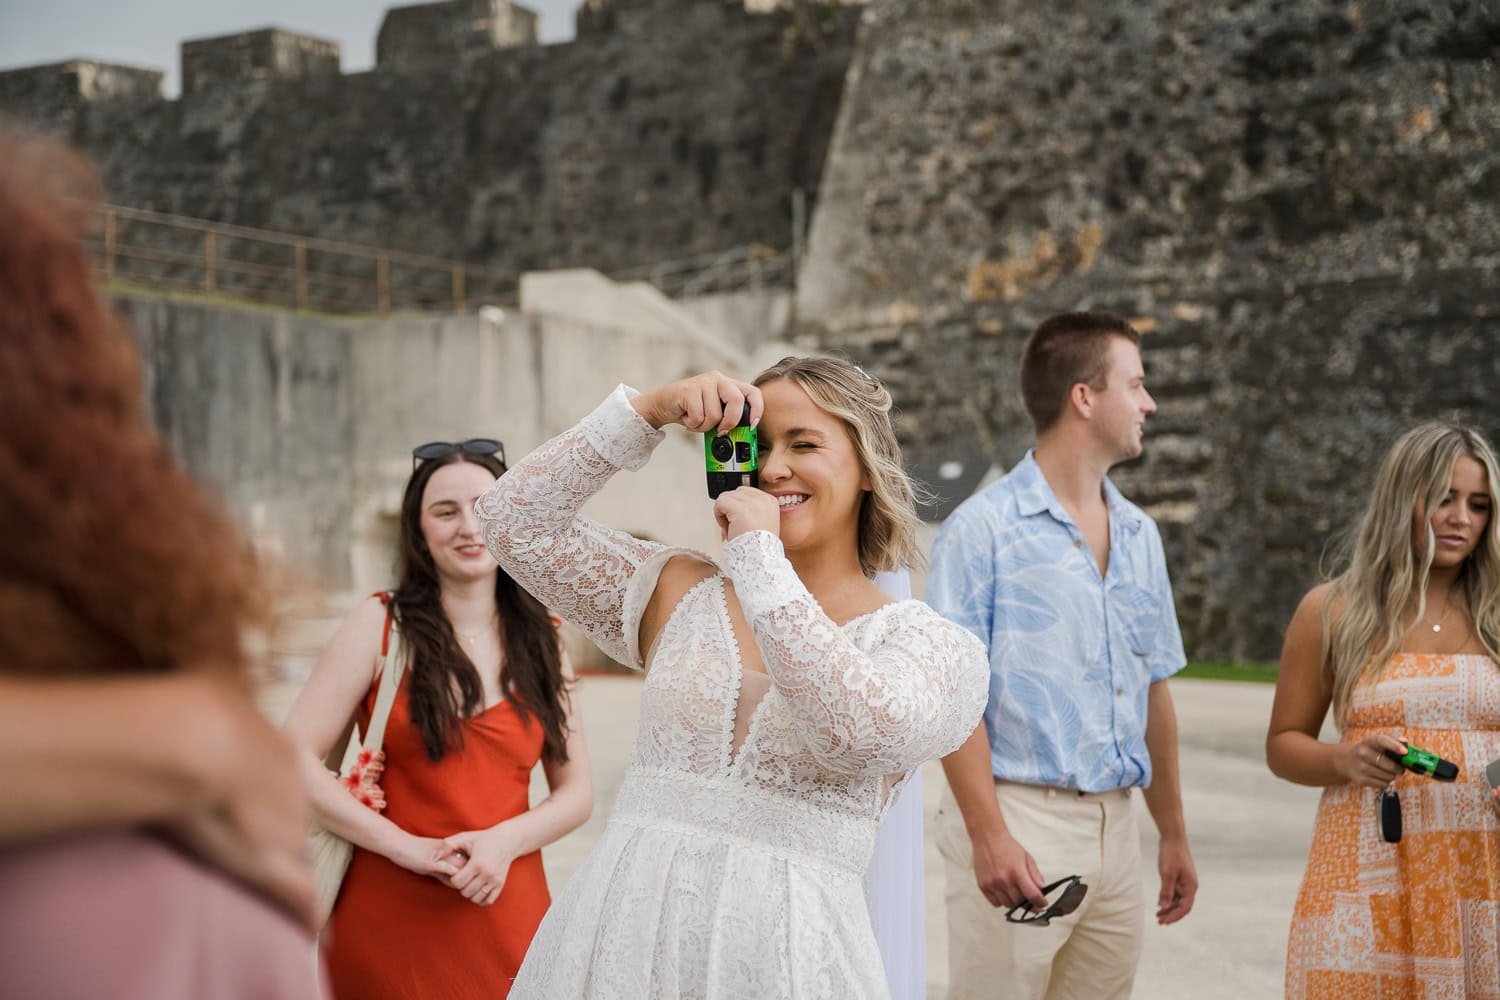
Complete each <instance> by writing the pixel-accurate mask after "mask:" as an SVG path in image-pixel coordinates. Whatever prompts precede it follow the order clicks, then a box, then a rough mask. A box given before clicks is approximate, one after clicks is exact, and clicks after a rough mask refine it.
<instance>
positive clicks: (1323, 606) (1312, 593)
mask: <svg viewBox="0 0 1500 1000" xmlns="http://www.w3.org/2000/svg"><path fill="white" fill-rule="evenodd" d="M1340 605H1341V602H1340V601H1339V598H1338V596H1337V595H1336V594H1335V593H1334V590H1333V584H1332V583H1331V582H1330V583H1320V584H1318V585H1317V586H1316V587H1314V588H1312V589H1311V590H1309V591H1308V592H1307V593H1306V594H1303V595H1302V600H1300V601H1298V602H1297V610H1296V611H1294V612H1293V613H1292V621H1291V624H1290V625H1288V626H1287V636H1288V638H1290V637H1291V636H1292V635H1293V634H1296V635H1298V636H1299V637H1301V636H1303V635H1305V634H1307V633H1310V634H1312V635H1313V636H1314V637H1317V638H1320V639H1321V637H1322V634H1323V619H1324V618H1325V617H1334V618H1336V617H1337V612H1338V610H1339V607H1340Z"/></svg>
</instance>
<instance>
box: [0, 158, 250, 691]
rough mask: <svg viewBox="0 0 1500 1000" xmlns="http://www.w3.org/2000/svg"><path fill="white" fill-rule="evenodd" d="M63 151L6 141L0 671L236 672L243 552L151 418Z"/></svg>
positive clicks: (84, 188) (88, 179)
mask: <svg viewBox="0 0 1500 1000" xmlns="http://www.w3.org/2000/svg"><path fill="white" fill-rule="evenodd" d="M98 195H99V186H98V183H97V181H96V179H95V175H94V173H93V172H92V171H91V170H90V169H89V168H88V166H87V165H86V164H85V163H84V162H83V161H82V160H81V159H80V158H79V157H78V156H77V155H75V154H73V153H71V152H69V151H68V150H66V149H64V148H62V147H59V146H57V145H55V144H51V143H42V142H38V141H28V140H17V139H5V138H3V137H0V538H3V539H4V541H3V543H0V670H3V671H8V672H17V673H28V674H53V675H56V674H75V675H77V674H87V675H95V676H98V675H110V674H126V673H142V672H152V673H162V672H170V671H177V670H198V671H210V672H214V673H219V674H221V675H226V676H230V677H234V678H238V679H239V680H240V681H241V682H243V681H244V680H245V678H246V677H247V667H248V655H247V652H246V648H245V638H246V634H245V633H246V630H247V628H250V627H253V626H256V625H260V624H263V623H265V622H266V621H267V618H266V604H265V599H264V594H263V591H262V588H261V586H260V584H259V577H258V574H257V570H256V565H255V560H254V556H253V553H252V551H251V549H250V547H249V545H248V544H247V543H246V541H245V540H244V538H243V536H242V535H241V533H240V532H239V531H238V530H237V529H236V527H235V526H234V524H233V522H232V521H231V520H230V518H229V517H228V516H227V515H226V513H225V512H224V511H223V510H222V509H221V508H220V506H219V505H218V504H217V503H216V502H215V501H213V500H212V499H210V497H209V496H208V495H207V494H206V493H205V491H204V490H203V489H201V488H200V487H199V486H197V485H196V484H195V483H194V482H193V481H192V480H191V479H189V477H188V476H187V474H186V473H185V472H184V471H183V470H182V468H181V467H180V466H179V465H178V464H177V463H176V462H175V461H174V460H173V458H172V456H171V455H170V454H169V453H168V451H167V448H166V446H165V444H164V443H163V441H162V439H161V437H160V435H158V434H157V432H156V431H155V430H154V429H153V428H152V426H151V425H150V423H149V422H148V420H147V418H146V414H145V410H144V404H143V399H142V395H143V392H142V371H141V363H140V356H139V353H138V352H137V350H136V347H135V344H134V342H133V341H132V339H131V337H130V335H129V333H128V331H127V330H126V329H125V327H124V325H123V323H122V322H121V321H120V320H118V319H117V318H116V317H115V316H114V314H113V313H112V312H111V310H110V309H109V307H108V305H107V303H106V302H105V300H104V299H103V297H102V296H101V295H100V293H99V291H98V289H97V288H96V287H95V285H94V281H93V275H92V268H91V265H90V262H89V258H88V255H87V253H86V252H85V250H84V247H83V243H82V235H83V232H84V228H85V226H86V224H87V222H88V220H89V219H91V218H94V217H95V216H96V212H94V211H93V210H92V209H91V207H90V206H91V204H92V203H97V201H98Z"/></svg>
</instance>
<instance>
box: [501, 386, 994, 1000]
mask: <svg viewBox="0 0 1500 1000" xmlns="http://www.w3.org/2000/svg"><path fill="white" fill-rule="evenodd" d="M746 402H748V403H749V404H750V408H751V415H752V419H753V420H756V421H758V422H759V434H760V442H761V443H760V468H761V472H760V488H759V489H756V488H752V487H741V488H740V489H737V490H734V491H732V492H729V493H725V494H723V495H721V496H720V497H719V499H718V500H717V501H715V503H714V514H715V517H716V518H717V519H718V522H719V525H720V527H721V528H722V529H723V532H724V536H725V539H726V544H725V545H724V551H723V557H722V560H721V561H720V562H719V563H717V564H715V563H714V561H713V560H711V559H709V558H708V557H707V556H704V555H701V554H699V553H695V552H690V551H687V550H684V549H674V548H667V547H664V546H661V545H657V544H653V543H648V542H643V541H640V540H638V539H635V538H632V537H631V536H629V535H627V534H624V533H622V532H617V531H611V530H609V529H607V528H604V527H603V526H601V525H599V524H597V523H595V522H592V521H589V520H587V519H584V518H582V517H580V516H579V513H578V511H579V508H580V507H582V506H583V504H584V501H586V500H587V499H588V498H589V497H590V496H592V495H593V494H594V493H596V492H597V491H598V490H599V489H600V488H601V487H603V485H604V484H605V482H606V481H607V480H608V479H609V477H610V476H612V475H614V474H615V472H617V471H618V470H620V469H637V468H640V467H641V466H642V465H644V464H645V462H646V460H647V459H648V458H649V456H650V454H651V450H652V449H653V448H654V447H655V445H656V444H657V443H658V442H659V441H660V440H661V438H662V436H663V435H662V432H661V430H660V428H661V427H662V426H664V425H665V424H668V423H678V424H681V425H683V426H684V427H686V428H687V429H688V430H691V431H708V430H713V429H715V428H717V429H718V430H720V431H723V430H727V429H728V428H730V427H732V426H733V425H734V424H735V422H736V421H737V419H738V417H739V416H740V414H741V412H742V410H743V406H744V404H745V403H746ZM889 409H890V395H889V394H888V393H887V392H886V390H885V389H884V388H883V387H882V386H881V385H880V384H879V383H877V382H876V381H875V380H874V379H872V378H870V377H869V376H868V375H866V374H865V373H864V372H863V371H861V370H860V369H858V368H856V367H854V366H853V365H850V364H848V363H847V362H842V361H836V360H830V359H813V358H788V359H786V360H784V361H782V362H781V363H779V364H777V365H776V366H774V367H773V368H771V369H768V370H767V371H766V372H763V373H762V374H761V375H760V376H759V377H758V378H757V379H756V383H755V385H754V386H752V385H748V384H746V383H743V382H738V381H735V380H732V379H729V378H727V377H726V376H723V375H720V374H718V373H717V372H710V373H708V374H706V375H700V376H697V377H696V378H692V379H686V380H684V381H681V382H674V383H672V384H670V385H667V386H663V387H661V388H659V389H656V390H654V391H652V392H649V393H646V394H644V395H640V394H636V393H635V392H634V391H633V390H630V389H628V388H626V387H624V386H621V387H619V388H617V389H616V390H615V391H614V393H613V394H612V395H610V397H609V398H608V399H606V400H605V401H604V402H603V403H602V404H601V405H600V406H599V407H598V408H597V409H596V410H594V412H593V413H591V414H590V415H589V416H587V417H586V418H584V420H583V421H582V422H581V423H580V424H578V425H577V426H576V427H574V428H573V429H572V430H570V431H567V432H566V433H564V434H562V435H560V436H559V437H556V438H554V439H553V440H551V441H549V442H547V443H546V444H544V445H542V446H541V447H540V448H538V449H537V450H536V451H535V452H533V453H532V454H531V455H530V456H528V457H527V458H526V459H525V460H524V461H522V462H521V463H520V464H519V465H517V466H515V467H514V468H512V469H511V470H510V472H509V473H507V474H506V475H505V476H503V477H501V478H500V479H499V480H497V481H496V483H495V485H494V487H492V488H491V489H490V490H489V492H488V493H486V494H485V495H484V496H483V497H481V499H480V501H479V504H478V512H479V517H480V522H481V525H482V529H483V532H484V538H485V541H486V543H487V544H488V546H489V549H490V552H491V553H493V554H494V556H495V558H496V559H497V560H499V562H500V564H501V565H502V566H504V567H505V570H506V572H508V573H510V574H511V575H512V576H513V577H515V578H516V579H517V580H518V581H519V582H520V583H521V584H522V585H524V586H525V587H526V588H527V589H528V590H530V591H531V592H532V593H533V594H535V595H536V596H537V597H538V598H540V599H541V600H542V601H543V603H545V604H547V605H549V606H550V607H552V608H553V609H555V610H556V611H557V613H558V614H560V615H563V616H564V617H566V618H568V619H570V620H572V621H574V622H576V623H577V624H579V625H581V626H582V627H583V628H584V629H586V630H587V631H588V633H589V635H590V636H591V637H592V638H593V639H594V641H595V642H597V643H598V644H599V645H600V647H602V648H603V649H604V650H605V651H606V652H608V653H609V654H610V655H611V656H614V657H615V658H617V659H619V660H622V661H624V662H626V663H630V664H634V665H636V666H644V667H646V668H648V673H647V675H646V680H645V684H644V687H643V692H642V704H641V716H640V725H639V728H638V730H637V733H636V742H635V751H634V759H633V760H632V762H631V765H630V767H629V770H628V771H627V772H626V776H625V781H624V783H623V785H622V786H621V788H620V792H619V795H618V798H617V799H616V801H615V806H614V812H613V813H612V814H611V816H610V818H609V822H608V825H607V827H606V829H605V831H604V834H603V836H602V837H601V838H600V840H599V842H598V843H597V844H596V845H595V847H594V849H593V851H592V852H591V853H590V854H589V856H588V859H587V860H586V861H585V862H584V864H583V867H582V868H580V869H579V871H578V872H577V874H575V875H574V876H573V878H572V880H571V881H570V882H569V883H568V884H567V886H566V887H565V888H564V889H563V891H562V892H561V893H560V894H559V895H558V896H557V898H556V900H555V901H554V902H553V904H552V908H551V910H550V911H549V912H548V914H547V916H546V918H545V920H544V921H543V922H542V925H541V928H540V929H539V930H538V931H537V934H536V937H535V939H534V940H533V942H532V945H531V949H530V951H529V952H528V953H527V956H526V961H525V963H524V964H523V966H522V968H521V972H520V975H519V976H518V977H517V979H516V981H515V985H514V987H513V989H512V991H511V993H510V996H511V997H512V1000H533V998H534V1000H561V998H570V1000H571V998H592V1000H605V998H610V1000H647V998H669V997H670V998H677V997H682V998H703V1000H772V998H778V1000H779V998H819V1000H839V998H850V1000H854V998H858V1000H868V998H885V997H887V996H888V992H887V989H886V983H885V977H884V974H883V972H882V969H881V961H880V955H879V953H878V951H877V949H876V943H875V938H874V935H873V934H872V932H871V929H870V917H869V910H868V909H867V907H866V904H865V896H864V888H863V882H862V879H863V876H864V872H865V867H866V865H867V864H868V862H869V860H870V854H871V850H872V847H873V845H874V842H875V836H876V831H877V829H878V827H879V823H880V819H881V816H882V815H883V814H884V811H885V809H886V807H887V805H888V804H889V803H890V802H891V801H893V799H894V798H895V796H896V795H897V794H898V793H899V791H900V788H901V785H902V784H903V782H904V781H905V778H906V776H908V775H909V774H911V773H912V771H913V770H914V769H916V768H917V767H918V766H919V765H920V764H921V763H922V762H923V761H925V760H928V759H931V758H933V757H939V756H942V755H944V754H947V753H949V752H950V751H952V750H954V749H956V748H957V747H958V746H959V744H961V743H962V742H963V741H964V739H965V738H966V737H967V736H968V735H969V734H970V733H972V732H973V730H974V726H975V725H976V724H977V722H978V720H979V717H980V713H981V712H982V711H983V708H984V702H985V698H986V693H987V685H988V675H989V669H988V664H987V661H986V658H985V654H984V651H983V650H982V648H981V647H980V645H979V643H978V641H977V640H976V639H975V638H974V637H973V636H972V635H970V634H969V633H968V632H967V631H965V630H964V629H962V628H959V627H958V626H956V625H953V624H950V623H949V622H947V621H945V620H944V619H942V618H940V617H939V616H938V615H937V614H936V613H934V612H933V611H932V610H930V609H929V608H928V607H927V606H926V605H925V604H922V603H920V602H917V601H891V600H890V599H889V598H888V597H886V596H885V595H884V594H882V593H881V592H880V590H879V589H878V588H877V587H876V586H875V585H874V583H873V582H872V581H871V579H870V577H871V576H872V575H873V574H874V573H875V572H876V571H877V570H881V569H891V568H895V567H897V566H900V565H906V564H909V563H911V562H912V561H913V560H914V558H916V557H917V556H918V553H917V549H916V540H915V534H914V529H915V527H916V524H917V521H916V514H915V505H914V503H913V499H912V490H911V486H910V484H909V482H908V481H907V479H906V477H905V474H904V472H903V471H902V469H901V464H900V451H899V448H898V446H897V444H896V440H895V435H894V433H893V432H892V430H891V426H890V421H889V418H888V416H887V414H888V411H889ZM762 414H763V415H764V416H763V419H762ZM693 485H694V487H695V488H701V487H698V486H697V484H693ZM663 488H664V489H683V488H687V484H676V483H674V484H663Z"/></svg>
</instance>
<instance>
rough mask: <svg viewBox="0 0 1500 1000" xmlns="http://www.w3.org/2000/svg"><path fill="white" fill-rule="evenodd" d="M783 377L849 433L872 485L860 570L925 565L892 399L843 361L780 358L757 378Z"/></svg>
mask: <svg viewBox="0 0 1500 1000" xmlns="http://www.w3.org/2000/svg"><path fill="white" fill-rule="evenodd" d="M780 378H784V379H786V380H787V381H789V382H792V383H794V384H795V385H797V386H798V387H800V388H801V389H802V391H803V392H805V393H807V395H808V396H809V397H810V398H811V399H812V401H813V402H814V403H816V404H817V405H818V407H819V408H820V409H822V410H824V411H825V412H827V413H829V414H831V415H833V416H835V417H838V418H839V419H840V420H842V421H843V422H844V426H845V427H846V428H848V431H849V438H850V440H852V441H853V442H854V453H855V455H856V456H857V457H858V458H859V464H860V467H861V468H862V469H864V472H865V475H866V476H868V477H869V480H870V491H869V492H868V493H866V494H865V497H864V500H863V501H862V502H861V504H860V508H859V565H860V568H861V569H863V570H864V572H865V575H866V576H874V575H875V574H876V573H877V572H878V571H880V570H897V569H914V568H917V567H919V566H921V565H922V563H923V558H922V550H921V546H920V545H919V544H918V543H917V529H918V528H919V527H920V526H921V523H922V522H921V519H920V518H918V516H917V497H918V491H919V490H920V487H918V486H917V485H916V484H914V483H913V482H912V480H911V477H909V476H908V475H907V474H906V469H905V467H904V466H903V465H902V463H901V446H900V445H899V444H897V443H896V432H895V430H894V429H893V428H892V427H891V394H890V392H889V391H887V389H886V387H885V386H883V385H881V384H880V382H879V380H878V379H876V378H875V377H874V376H873V375H871V374H869V373H868V372H866V371H865V370H864V369H863V368H861V367H859V366H858V365H856V364H854V363H853V362H850V361H845V360H844V359H843V358H832V357H805V358H799V357H788V358H782V359H781V360H780V361H778V362H776V363H775V364H774V365H772V366H771V367H769V368H767V369H766V370H765V371H763V372H761V373H760V374H759V375H757V376H755V384H756V385H765V384H766V383H767V382H774V381H775V380H776V379H780Z"/></svg>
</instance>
